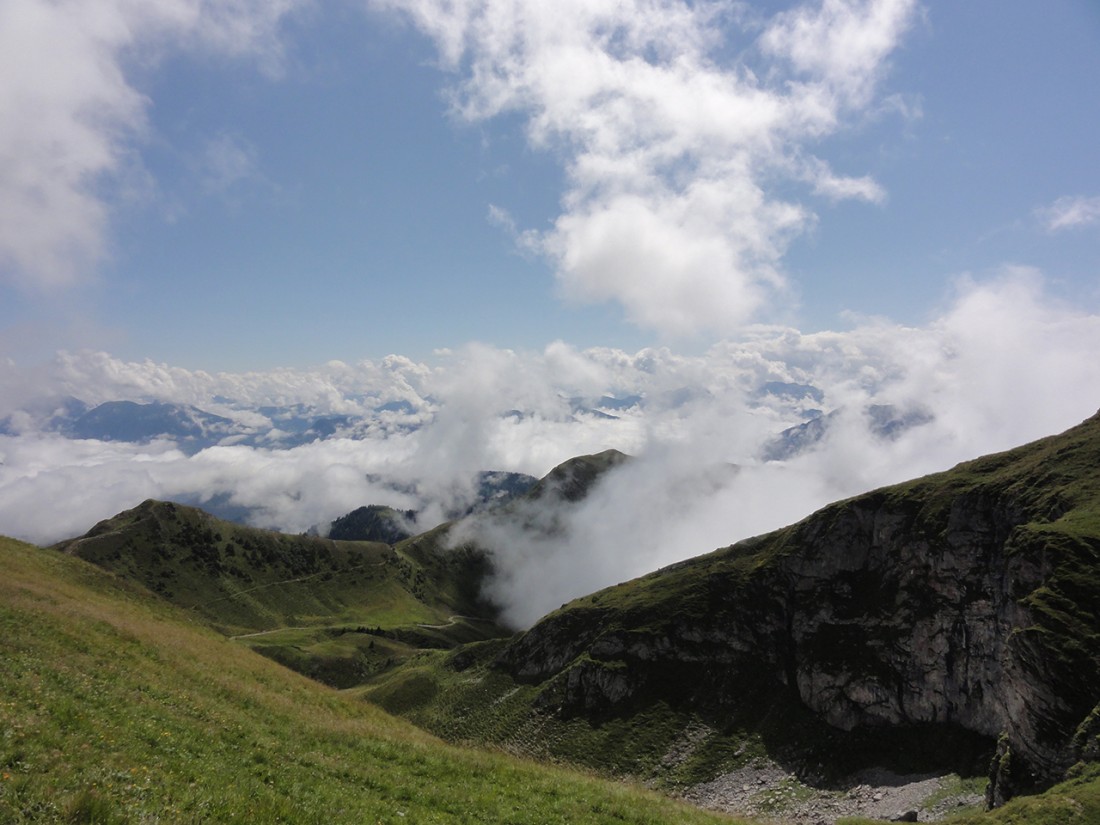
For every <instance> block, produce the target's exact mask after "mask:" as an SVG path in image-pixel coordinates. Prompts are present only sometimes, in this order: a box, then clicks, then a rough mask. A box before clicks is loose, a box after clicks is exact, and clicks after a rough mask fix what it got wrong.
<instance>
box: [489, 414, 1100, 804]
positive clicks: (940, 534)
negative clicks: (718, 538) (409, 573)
mask: <svg viewBox="0 0 1100 825" xmlns="http://www.w3.org/2000/svg"><path fill="white" fill-rule="evenodd" d="M1091 508H1097V509H1100V416H1098V417H1094V418H1092V419H1089V421H1086V422H1085V423H1084V424H1082V425H1080V426H1079V427H1077V428H1074V429H1073V430H1070V431H1069V432H1067V433H1065V434H1063V435H1062V436H1057V437H1054V438H1051V439H1045V440H1044V441H1041V442H1036V443H1035V444H1032V445H1027V446H1026V447H1022V448H1019V449H1018V450H1015V451H1011V452H1009V453H1004V454H1000V455H998V456H992V457H988V458H986V459H982V460H979V461H976V462H970V463H968V464H966V465H960V467H959V468H956V469H955V470H953V471H949V472H948V473H943V474H938V475H936V476H930V477H927V478H926V479H922V480H919V481H917V482H912V483H910V484H908V485H899V486H898V487H893V488H887V489H884V490H880V491H876V492H874V493H870V494H868V495H865V496H861V497H858V498H855V499H851V500H849V501H845V502H840V503H838V504H835V505H832V506H830V507H828V508H825V509H824V510H822V511H820V512H818V513H816V514H814V515H813V516H811V517H809V518H808V519H806V520H804V521H803V522H801V523H799V524H797V525H794V526H793V527H790V528H786V529H785V530H781V531H778V532H776V533H773V534H769V535H768V536H764V537H759V538H756V539H751V540H749V541H746V542H741V543H739V544H736V545H733V546H731V547H729V548H725V549H724V550H719V551H716V552H715V553H712V554H710V555H708V556H703V557H700V558H698V559H694V560H691V561H689V562H683V563H680V564H678V565H674V566H672V567H670V568H666V569H665V570H662V571H658V572H657V573H654V574H651V575H650V576H647V577H644V578H642V579H639V580H637V581H635V582H630V583H627V584H626V585H620V586H619V587H616V588H610V589H608V590H606V591H602V592H601V593H598V594H594V595H593V596H591V597H588V598H585V599H581V600H578V601H577V602H575V603H574V604H572V605H569V606H567V607H566V608H564V609H563V610H561V611H558V612H557V613H554V614H551V615H550V616H549V617H547V618H545V619H544V620H543V621H542V622H540V623H539V624H538V625H536V626H535V627H534V628H532V629H531V630H530V631H529V632H528V633H526V634H525V635H524V636H522V637H520V638H519V639H517V640H516V641H515V642H514V643H512V644H511V645H510V646H509V647H508V648H507V649H506V650H505V651H504V652H503V653H502V654H501V656H500V658H499V660H498V666H499V667H502V668H504V669H506V670H508V671H509V672H510V673H511V674H512V675H513V676H514V677H515V678H516V679H518V680H520V681H524V682H528V683H539V684H542V685H543V694H542V699H541V701H540V704H541V705H542V706H543V707H546V708H553V709H555V710H556V712H558V713H559V714H561V715H563V716H573V715H586V716H592V717H596V716H599V715H600V714H608V713H623V714H625V713H629V712H631V711H633V710H635V709H637V708H640V707H643V706H645V705H646V704H647V703H650V702H654V701H664V702H668V703H670V704H675V705H677V706H679V707H684V708H688V709H691V708H707V709H709V710H710V711H711V712H713V713H718V714H721V713H723V712H726V713H732V712H734V711H735V710H736V709H737V708H738V706H739V705H743V704H744V703H745V702H746V701H748V699H749V697H755V698H756V700H759V697H761V696H765V697H766V696H768V695H771V694H774V695H780V694H783V695H785V696H787V697H795V698H796V700H797V702H799V703H801V705H802V706H803V707H804V708H805V709H808V710H809V711H811V712H812V713H814V714H816V715H817V716H818V717H819V718H820V719H822V720H824V721H825V722H827V723H828V724H829V725H831V726H833V727H834V728H836V729H840V730H844V731H855V730H861V731H867V730H872V731H873V730H883V729H891V728H908V727H919V726H945V727H949V728H957V729H960V730H964V731H969V732H971V733H974V734H978V735H980V736H984V737H987V738H988V741H989V743H990V746H991V747H992V745H993V743H994V742H997V741H998V739H999V743H1000V744H999V746H998V750H997V755H996V757H995V759H994V765H993V769H992V773H991V776H992V779H993V782H992V785H991V791H990V794H991V796H990V802H991V803H992V804H1000V803H1001V802H1003V801H1004V800H1005V799H1007V798H1008V797H1009V796H1011V795H1013V794H1014V793H1017V792H1019V791H1021V790H1029V789H1034V788H1038V787H1042V786H1044V785H1049V784H1051V783H1052V782H1054V781H1056V780H1058V779H1060V778H1061V777H1062V776H1063V775H1064V774H1065V772H1066V770H1067V768H1069V767H1070V765H1071V764H1072V763H1073V762H1074V760H1075V759H1078V758H1080V753H1081V752H1082V750H1081V748H1077V750H1076V751H1075V749H1074V746H1073V741H1074V733H1075V731H1077V729H1078V726H1079V725H1080V724H1081V723H1082V720H1083V719H1084V718H1085V717H1086V716H1088V714H1089V711H1090V710H1091V709H1092V708H1094V707H1095V706H1097V703H1098V702H1100V618H1098V616H1097V609H1098V606H1100V584H1098V583H1097V580H1098V579H1100V575H1098V571H1100V535H1093V534H1092V533H1090V532H1089V529H1091V528H1089V529H1081V527H1080V525H1081V524H1088V525H1092V524H1095V523H1097V522H1094V521H1090V519H1091V518H1092V514H1093V513H1094V510H1093V509H1091ZM1082 514H1088V518H1085V516H1083V515H1082ZM1082 737H1084V739H1082ZM1077 738H1078V739H1079V740H1082V741H1085V740H1087V741H1089V742H1091V740H1090V739H1088V736H1087V735H1079V736H1078V737H1077Z"/></svg>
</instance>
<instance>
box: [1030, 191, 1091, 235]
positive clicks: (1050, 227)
mask: <svg viewBox="0 0 1100 825" xmlns="http://www.w3.org/2000/svg"><path fill="white" fill-rule="evenodd" d="M1035 214H1036V216H1037V217H1038V218H1039V220H1040V221H1041V222H1042V224H1043V226H1044V227H1045V228H1046V230H1047V231H1048V232H1060V231H1062V230H1066V229H1079V228H1081V227H1085V226H1096V225H1098V224H1100V195H1094V196H1092V197H1088V196H1085V195H1067V196H1066V197H1062V198H1058V200H1056V201H1055V202H1054V203H1052V204H1050V205H1049V206H1044V207H1041V208H1040V209H1037V210H1035Z"/></svg>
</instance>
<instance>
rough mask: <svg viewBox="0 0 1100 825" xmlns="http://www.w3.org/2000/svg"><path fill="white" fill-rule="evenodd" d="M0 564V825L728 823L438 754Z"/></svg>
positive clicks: (1, 545) (396, 725)
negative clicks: (32, 824) (48, 824)
mask: <svg viewBox="0 0 1100 825" xmlns="http://www.w3.org/2000/svg"><path fill="white" fill-rule="evenodd" d="M0 571H2V572H0V662H2V663H3V666H2V667H0V731H2V736H0V822H4V823H30V822H35V823H39V822H72V823H80V822H86V823H93V822H94V823H152V822H160V823H165V822H171V823H176V822H210V823H241V825H244V823H249V825H255V824H256V823H275V822H282V823H325V825H335V823H343V822H347V823H365V822H369V823H398V822H400V823H403V825H408V823H430V822H447V823H493V822H500V823H505V822H507V823H531V824H532V825H536V823H537V824H539V825H541V823H551V822H570V823H574V822H593V823H596V822H608V821H615V822H630V823H639V824H641V823H652V824H653V825H656V823H664V822H668V823H674V822H675V823H704V822H718V821H729V820H727V819H720V818H717V817H715V816H712V815H708V814H705V813H702V812H699V811H696V810H692V809H689V808H685V807H682V806H680V805H677V804H676V803H673V802H671V801H668V800H665V799H662V798H659V797H657V796H655V795H652V794H649V793H647V792H644V791H640V790H637V789H634V788H632V787H628V786H623V785H614V784H608V783H604V782H600V781H597V780H593V779H589V778H586V777H582V776H579V775H576V774H572V773H568V772H565V771H561V770H555V769H549V768H542V767H539V766H534V765H531V764H527V763H521V762H516V761H513V760H511V759H509V758H507V757H504V756H500V755H493V754H484V753H476V752H471V751H466V750H460V749H456V748H452V747H450V746H447V745H444V744H442V743H440V742H439V741H438V740H436V739H434V738H432V737H430V736H428V735H427V734H424V733H421V732H419V731H417V730H416V729H414V728H412V727H411V726H409V725H407V724H406V723H404V722H401V721H398V720H395V719H394V718H392V717H390V716H387V715H386V714H384V713H382V712H381V711H379V710H377V709H375V708H373V707H371V706H369V705H366V704H364V703H362V702H358V701H354V700H351V699H348V698H345V697H343V696H341V695H340V694H338V693H336V692H334V691H332V690H331V689H328V688H325V687H323V686H321V685H319V684H317V683H316V682H313V681H310V680H308V679H306V678H304V677H302V676H299V675H297V674H295V673H292V672H290V671H288V670H286V669H285V668H282V667H280V666H279V665H277V664H275V663H274V662H271V661H269V660H267V659H264V658H263V657H261V656H258V655H256V654H254V653H252V652H251V651H248V650H246V649H242V648H241V647H240V646H239V645H234V644H232V643H230V642H228V641H226V640H225V639H224V638H223V637H221V636H219V635H218V634H216V633H215V632H213V631H212V630H209V629H207V628H205V627H202V626H201V625H200V624H198V623H196V622H194V620H193V619H191V618H190V617H189V615H188V614H187V613H185V612H183V611H181V610H179V609H178V608H176V607H173V606H171V605H169V604H167V603H166V602H164V601H162V600H160V599H159V598H158V597H155V596H153V595H152V594H150V593H149V592H148V591H147V590H145V589H144V588H142V587H140V586H139V585H136V584H133V583H129V582H126V581H124V580H122V579H120V578H118V577H117V576H115V575H112V574H111V573H108V572H105V571H103V570H100V569H98V568H96V567H94V566H92V565H90V564H87V563H85V562H83V561H81V560H80V559H76V558H73V557H70V556H67V555H63V554H59V553H56V552H53V551H48V550H43V549H39V548H35V547H32V546H30V545H26V544H23V543H20V542H16V541H14V540H10V539H0Z"/></svg>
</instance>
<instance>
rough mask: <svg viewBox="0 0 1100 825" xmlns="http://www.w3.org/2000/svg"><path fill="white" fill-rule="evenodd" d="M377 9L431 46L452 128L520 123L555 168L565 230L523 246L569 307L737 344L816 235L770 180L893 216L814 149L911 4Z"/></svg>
mask: <svg viewBox="0 0 1100 825" xmlns="http://www.w3.org/2000/svg"><path fill="white" fill-rule="evenodd" d="M374 5H375V6H378V7H383V8H387V9H396V10H399V11H401V12H403V13H404V14H405V15H407V17H408V18H409V19H410V20H412V21H413V23H414V24H415V25H416V26H417V27H418V28H419V29H421V30H422V31H424V32H425V33H426V34H427V35H428V36H429V37H431V38H432V39H433V40H434V41H435V43H436V45H437V47H438V50H439V53H440V56H441V58H442V62H443V64H444V65H445V66H446V67H447V68H448V69H450V70H451V71H452V72H453V73H454V74H455V76H456V78H457V80H456V83H455V86H454V87H453V89H452V101H453V105H454V109H455V111H456V112H457V113H458V114H459V115H460V116H461V117H464V118H467V119H471V120H484V119H489V118H492V117H494V116H497V115H500V114H503V113H519V114H520V115H522V116H523V117H525V118H526V121H525V122H526V126H527V135H528V138H529V140H530V142H531V143H532V144H533V145H534V146H536V147H539V148H544V149H547V150H549V151H553V152H555V153H557V154H558V155H559V156H560V157H561V159H562V162H563V164H564V165H565V168H566V171H567V173H568V187H567V191H566V192H565V193H564V195H563V198H562V213H561V214H560V215H559V217H558V218H557V220H556V221H555V223H554V226H553V228H552V229H550V230H548V231H546V232H536V231H532V230H528V231H527V232H522V233H519V236H520V238H521V240H522V243H523V245H524V246H525V247H527V248H534V249H537V250H539V251H541V252H542V253H543V254H544V255H545V256H547V257H548V258H549V259H550V260H551V261H552V262H553V263H554V264H555V266H556V270H557V275H558V278H559V283H560V286H561V289H562V292H563V293H564V295H565V296H566V297H568V298H571V299H575V300H580V301H608V300H613V301H617V302H619V303H621V304H622V306H623V307H624V308H625V309H626V311H627V314H628V316H629V317H630V319H631V320H632V321H634V322H636V323H637V324H640V325H642V326H645V327H649V328H653V329H657V330H660V331H663V332H670V333H673V334H678V335H690V334H694V333H697V332H701V331H710V332H715V331H717V332H719V333H729V332H730V331H732V330H736V329H739V328H740V327H742V326H743V325H744V324H745V323H746V322H748V321H749V320H750V319H752V318H754V317H756V315H757V313H758V312H760V311H761V310H762V309H763V308H765V307H766V306H767V305H768V303H769V301H770V300H771V299H772V298H773V297H774V296H775V295H776V294H777V293H780V292H782V291H783V289H784V285H785V282H784V277H783V274H782V272H781V267H780V261H781V258H782V256H783V254H784V252H785V250H786V248H787V245H788V244H789V242H790V240H791V239H792V238H793V237H795V236H797V235H798V234H799V233H800V232H802V231H804V230H805V229H806V228H807V227H808V226H810V225H811V224H812V223H813V220H814V215H813V211H812V208H811V207H810V206H809V205H807V204H806V203H804V202H802V201H800V200H796V199H794V198H793V197H792V196H790V195H785V196H782V197H781V196H778V195H777V194H776V191H777V189H778V187H776V186H774V183H775V181H776V180H787V181H793V182H797V183H804V184H808V191H807V194H811V193H812V194H817V195H821V196H824V197H826V198H827V199H829V200H837V199H842V198H857V199H862V200H867V201H871V202H875V203H878V202H881V201H882V200H883V199H884V197H885V192H884V191H883V190H882V188H881V187H880V186H879V185H878V184H877V183H876V182H875V181H874V180H873V179H871V178H870V177H868V176H848V175H842V174H838V173H836V172H834V171H833V170H831V169H830V168H829V167H828V165H827V164H826V163H825V162H824V161H823V160H821V159H819V158H816V157H814V156H813V155H812V146H813V143H814V142H815V141H818V140H820V139H822V138H823V137H825V136H828V135H830V134H832V133H834V132H836V131H837V129H838V128H840V127H841V125H842V124H844V123H845V122H847V120H848V118H849V116H851V115H853V114H856V113H859V112H861V111H863V110H865V109H866V107H868V106H870V105H871V104H872V102H873V98H874V93H875V91H876V89H877V87H878V86H879V85H880V81H881V79H882V77H883V75H884V73H885V71H886V69H887V58H888V56H889V55H890V53H891V52H892V51H893V49H894V48H895V47H896V46H897V44H898V43H899V41H900V39H901V37H902V35H903V34H904V32H905V31H906V29H907V27H908V25H909V23H910V20H911V18H912V16H913V12H914V8H915V3H914V2H913V0H824V2H821V3H807V4H803V5H800V6H797V7H796V8H794V9H792V10H790V11H787V12H784V13H781V14H779V15H777V16H776V17H774V18H773V19H771V20H768V21H764V22H763V23H761V22H760V21H759V20H757V19H756V18H755V17H751V16H750V15H749V13H748V12H747V11H746V9H745V7H743V6H740V5H738V4H730V3H723V2H701V3H690V4H689V3H685V2H679V0H627V2H621V0H614V2H612V0H597V1H596V2H593V0H563V2H559V3H553V4H547V3H543V2H540V1H539V0H520V2H516V1H515V0H478V1H477V2H475V1H474V0H467V1H466V2H452V0H446V1H444V0H375V2H374ZM752 37H756V41H755V43H754V44H753V45H752V46H751V47H750V48H748V49H744V48H743V46H744V44H743V43H741V42H736V43H734V42H730V41H731V40H734V39H736V38H744V39H749V40H751V38H752ZM731 54H735V55H736V56H730V55H731ZM494 214H496V215H498V216H500V215H506V212H505V211H504V210H502V209H501V208H500V207H499V206H498V207H496V208H495V211H494Z"/></svg>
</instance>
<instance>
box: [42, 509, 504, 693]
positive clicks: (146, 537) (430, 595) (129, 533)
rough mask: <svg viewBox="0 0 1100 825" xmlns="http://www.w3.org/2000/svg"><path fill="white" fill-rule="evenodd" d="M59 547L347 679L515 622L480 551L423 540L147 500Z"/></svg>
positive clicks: (285, 658) (230, 630)
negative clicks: (496, 609)
mask: <svg viewBox="0 0 1100 825" xmlns="http://www.w3.org/2000/svg"><path fill="white" fill-rule="evenodd" d="M57 549H60V550H62V551H64V552H66V553H70V554H72V555H76V556H79V557H80V558H83V559H85V560H87V561H91V562H93V563H95V564H97V565H99V566H100V567H103V568H105V569H107V570H111V571H113V572H115V573H117V574H119V575H120V576H123V577H124V578H127V579H129V580H131V581H135V582H140V583H142V584H144V585H145V586H146V587H148V588H149V589H150V590H153V591H155V592H156V593H158V594H160V595H162V596H163V597H165V598H166V599H168V600H169V601H171V602H172V603H174V604H176V605H178V606H181V607H184V608H186V609H188V610H190V611H191V612H193V613H194V614H195V615H196V616H198V617H199V618H201V619H202V620H204V621H206V622H208V623H209V624H210V625H211V626H212V627H215V628H216V629H218V630H221V631H222V632H224V633H226V634H227V635H232V636H237V637H239V638H240V641H241V643H242V644H245V645H248V646H250V647H253V648H254V649H256V650H259V651H260V652H262V653H264V654H265V655H267V656H269V657H271V658H273V659H276V660H277V661H279V662H281V663H282V664H284V665H287V666H288V667H291V668H293V669H295V670H298V671H299V672H301V673H304V674H306V675H308V676H311V677H313V678H316V679H319V680H321V681H323V682H325V683H326V684H330V685H333V686H337V687H347V686H350V685H353V684H357V683H359V682H361V681H362V680H363V679H365V678H367V677H368V676H370V675H371V674H373V673H377V672H379V671H381V670H384V669H386V668H387V667H390V666H392V665H393V664H394V663H396V662H399V661H401V660H403V659H404V658H406V657H407V656H408V655H409V654H410V653H411V652H412V651H415V650H416V649H418V648H420V647H452V646H453V645H454V644H456V643H459V642H466V641H474V640H477V639H484V638H488V637H494V636H499V635H501V633H502V632H503V631H501V630H500V629H499V628H498V627H496V625H495V624H494V623H493V622H492V621H491V619H488V618H487V617H488V616H490V615H491V613H490V610H489V609H488V608H487V606H485V605H482V604H480V603H478V602H477V600H476V595H477V588H478V583H479V576H480V575H482V573H483V568H484V565H483V564H481V565H479V562H478V559H477V558H474V557H465V558H464V557H461V556H458V555H448V556H447V557H446V559H442V558H440V557H439V556H438V554H433V553H432V552H424V551H422V550H420V549H419V548H418V547H416V546H413V547H410V549H409V551H406V550H404V549H401V548H398V549H395V548H393V547H390V546H389V545H387V544H381V543H377V542H351V541H330V540H327V539H321V538H317V537H312V536H293V535H284V534H280V533H275V532H272V531H268V530H258V529H255V528H251V527H244V526H241V525H238V524H233V523H231V522H226V521H222V520H220V519H216V518H214V517H212V516H210V515H208V514H207V513H204V512H202V511H201V510H197V509H195V508H192V507H185V506H183V505H178V504H171V503H168V502H158V501H147V502H144V503H143V504H141V505H140V506H138V507H135V508H134V509H132V510H127V511H126V512H123V513H120V514H118V515H117V516H115V517H113V518H111V519H107V520H106V521H103V522H101V523H100V524H98V525H96V526H95V527H94V528H93V529H92V530H91V531H89V533H88V534H87V535H85V536H83V537H81V538H79V539H74V540H72V541H67V542H62V543H61V544H59V545H57ZM468 614H472V616H473V618H452V617H455V616H456V615H461V616H467V615H468ZM479 617H480V618H479ZM367 631H369V632H367Z"/></svg>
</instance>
